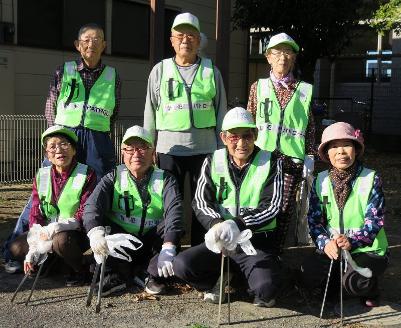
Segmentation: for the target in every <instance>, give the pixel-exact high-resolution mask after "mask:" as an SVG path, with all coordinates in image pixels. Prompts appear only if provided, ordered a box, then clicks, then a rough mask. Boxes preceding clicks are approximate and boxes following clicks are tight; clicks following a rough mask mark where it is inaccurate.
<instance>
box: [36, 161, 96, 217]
mask: <svg viewBox="0 0 401 328" xmlns="http://www.w3.org/2000/svg"><path fill="white" fill-rule="evenodd" d="M51 168H52V167H51V166H48V167H42V168H40V169H39V172H38V174H37V176H36V185H37V189H38V195H39V200H40V209H41V212H42V215H43V216H44V217H45V219H46V220H47V222H57V221H58V220H59V218H63V219H68V218H72V217H73V216H74V215H75V213H76V211H77V209H78V207H79V204H80V202H81V194H82V189H83V187H84V185H85V182H86V178H87V171H88V166H87V165H85V164H81V163H77V165H76V167H75V168H74V170H73V171H72V172H71V175H70V177H69V178H68V180H67V182H66V184H65V186H64V188H63V190H62V192H61V194H60V196H59V198H58V201H57V204H56V205H54V204H52V203H51V201H52V184H51Z"/></svg>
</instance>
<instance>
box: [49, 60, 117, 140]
mask: <svg viewBox="0 0 401 328" xmlns="http://www.w3.org/2000/svg"><path fill="white" fill-rule="evenodd" d="M115 84H116V71H115V69H114V68H112V67H110V66H106V67H105V68H104V70H103V72H102V74H100V76H99V78H98V79H97V80H96V82H95V84H94V85H93V86H92V88H91V89H90V91H89V94H87V93H86V90H85V86H84V84H83V81H82V79H81V75H80V74H79V72H78V70H77V64H76V62H75V61H71V62H66V63H65V65H64V73H63V81H62V84H61V90H60V95H59V97H58V99H57V114H56V120H55V122H56V124H60V125H64V126H68V127H72V128H74V127H77V126H79V125H82V126H84V127H86V128H89V129H91V130H96V131H101V132H109V131H110V117H111V116H112V115H113V111H114V108H115V105H116V97H115V88H116V86H115Z"/></svg>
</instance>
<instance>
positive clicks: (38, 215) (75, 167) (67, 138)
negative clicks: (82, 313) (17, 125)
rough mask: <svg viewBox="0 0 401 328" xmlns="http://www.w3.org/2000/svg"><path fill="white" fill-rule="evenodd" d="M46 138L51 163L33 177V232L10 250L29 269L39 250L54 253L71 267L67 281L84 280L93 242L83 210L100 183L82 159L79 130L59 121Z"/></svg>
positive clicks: (47, 131) (71, 282)
mask: <svg viewBox="0 0 401 328" xmlns="http://www.w3.org/2000/svg"><path fill="white" fill-rule="evenodd" d="M41 140H42V145H43V148H44V151H45V153H46V157H47V158H48V159H49V161H50V162H51V166H48V167H43V168H40V169H39V171H38V173H37V175H36V177H35V179H34V180H33V187H32V207H31V210H30V213H29V227H30V231H29V233H28V234H27V233H24V234H22V235H20V236H18V237H17V238H16V239H15V241H14V242H12V243H11V245H10V252H11V254H12V257H13V258H14V259H16V260H19V261H24V271H25V273H27V272H28V271H30V272H33V271H35V270H36V265H37V261H36V260H37V259H38V258H39V254H44V253H47V252H49V253H54V254H56V256H57V257H61V258H62V259H63V261H64V262H65V263H66V264H67V266H68V267H69V269H70V272H69V273H68V275H67V279H66V286H74V285H79V284H82V283H84V282H85V281H84V280H85V278H86V277H87V274H88V273H89V271H88V270H87V269H88V267H85V266H84V265H83V256H82V253H83V252H85V251H86V250H88V249H89V243H88V240H87V238H86V235H85V233H84V232H83V226H82V214H83V208H84V204H85V201H86V200H87V199H88V197H89V195H90V194H91V193H92V191H93V189H94V188H95V185H96V174H95V172H94V170H92V169H91V168H90V167H89V166H87V165H85V164H81V163H79V162H77V160H76V158H75V154H76V148H77V141H78V137H77V136H76V134H75V133H74V132H73V131H71V130H69V129H67V128H65V127H63V126H59V125H54V126H52V127H50V128H48V129H47V130H46V131H45V132H43V134H42V138H41ZM36 231H38V232H39V231H40V233H41V235H39V233H38V234H36ZM41 241H43V242H44V244H47V245H48V246H49V248H47V249H46V251H43V249H45V248H46V247H40V246H39V244H41ZM41 249H42V250H41ZM85 270H86V271H85Z"/></svg>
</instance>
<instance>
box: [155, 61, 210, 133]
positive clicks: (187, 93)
mask: <svg viewBox="0 0 401 328" xmlns="http://www.w3.org/2000/svg"><path fill="white" fill-rule="evenodd" d="M215 96H216V84H215V81H214V72H213V64H212V61H211V60H210V59H208V58H202V59H201V62H200V64H199V67H198V70H197V72H196V74H195V78H194V80H193V82H192V86H191V87H190V88H188V89H186V87H185V82H184V81H183V79H182V77H181V75H180V73H179V71H178V69H177V66H176V64H175V62H174V60H173V59H172V58H169V59H165V60H163V63H162V76H161V82H160V104H159V106H158V108H157V110H156V129H157V130H169V131H186V130H189V129H190V128H191V127H195V128H198V129H202V128H210V127H215V126H216V113H215V108H214V105H213V99H214V97H215Z"/></svg>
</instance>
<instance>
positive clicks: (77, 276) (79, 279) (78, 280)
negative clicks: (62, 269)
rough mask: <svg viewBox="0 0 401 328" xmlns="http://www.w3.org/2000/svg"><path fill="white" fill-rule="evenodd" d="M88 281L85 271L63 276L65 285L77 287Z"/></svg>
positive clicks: (72, 272)
mask: <svg viewBox="0 0 401 328" xmlns="http://www.w3.org/2000/svg"><path fill="white" fill-rule="evenodd" d="M87 282H88V275H87V273H85V272H82V271H81V272H75V271H71V273H70V274H69V275H68V276H66V278H65V287H78V286H83V285H85V284H86V283H87Z"/></svg>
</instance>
